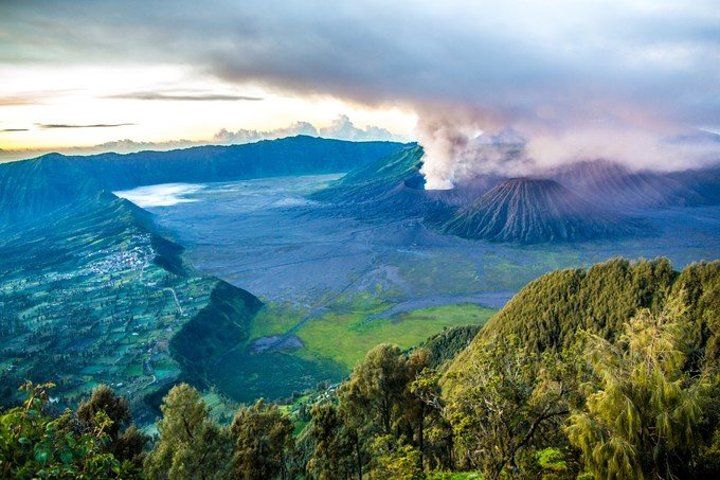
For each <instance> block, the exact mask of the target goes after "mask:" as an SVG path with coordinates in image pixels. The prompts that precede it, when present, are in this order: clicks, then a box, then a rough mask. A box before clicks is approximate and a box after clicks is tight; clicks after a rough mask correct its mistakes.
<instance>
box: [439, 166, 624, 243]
mask: <svg viewBox="0 0 720 480" xmlns="http://www.w3.org/2000/svg"><path fill="white" fill-rule="evenodd" d="M437 227H438V228H439V229H440V230H441V231H442V232H444V233H449V234H452V235H458V236H461V237H465V238H478V239H480V238H481V239H485V240H490V241H499V242H507V241H513V242H521V243H540V242H561V241H578V240H589V239H593V238H608V237H617V236H623V235H628V234H632V233H635V228H633V222H629V221H628V219H627V218H624V217H623V218H621V217H620V216H619V215H615V214H612V213H610V212H608V211H604V210H601V209H599V208H597V207H595V206H593V205H592V204H590V203H589V202H587V201H585V200H583V199H582V198H580V197H579V196H577V195H575V194H574V193H573V192H572V191H570V190H569V189H567V188H565V187H563V186H562V185H561V184H560V183H558V182H557V181H555V180H552V179H546V178H511V179H508V180H504V181H501V182H500V183H498V184H497V185H495V186H494V187H493V188H491V189H490V190H489V191H487V192H486V193H484V194H483V195H481V196H480V197H479V198H478V199H477V200H476V201H474V202H473V203H471V204H470V205H467V206H464V207H460V208H458V210H457V211H456V212H455V214H454V215H453V216H452V217H451V218H450V219H449V220H447V221H445V222H443V223H442V224H439V225H437Z"/></svg>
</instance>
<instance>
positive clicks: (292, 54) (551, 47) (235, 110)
mask: <svg viewBox="0 0 720 480" xmlns="http://www.w3.org/2000/svg"><path fill="white" fill-rule="evenodd" d="M508 132H511V133H512V135H514V136H518V137H520V138H522V139H523V141H524V143H525V151H526V152H527V156H528V157H529V158H531V159H532V160H533V161H534V162H535V163H536V164H538V165H548V164H554V163H559V162H563V161H574V160H577V159H587V158H590V157H609V158H612V159H615V160H617V161H624V162H626V163H628V164H632V165H635V166H637V167H638V168H649V167H652V168H657V169H677V168H683V167H686V166H695V165H698V164H701V163H703V162H707V161H709V160H708V159H710V160H712V159H713V158H716V157H714V156H713V155H715V151H714V150H712V148H711V149H710V150H708V148H707V145H704V144H703V145H699V146H698V145H695V144H693V145H692V146H690V147H689V146H688V145H687V143H688V142H687V141H686V140H687V139H688V138H694V137H693V136H694V135H696V134H698V135H700V134H701V135H700V137H698V138H700V143H703V142H706V143H707V138H706V137H703V136H702V135H705V136H706V135H707V134H710V135H712V134H713V132H715V133H717V132H720V8H718V4H717V0H695V1H692V2H688V1H665V0H629V1H623V2H620V1H588V0H585V1H583V0H574V1H570V0H553V1H545V2H540V1H516V0H509V1H502V2H500V1H498V2H487V1H486V2H483V1H469V0H446V1H443V2H438V1H403V0H399V1H394V2H387V1H376V0H360V1H354V2H345V1H341V2H332V3H329V2H321V1H313V0H306V1H291V0H285V1H278V0H262V1H259V0H243V1H230V0H220V1H208V2H196V1H183V0H180V1H143V2H139V1H135V0H125V1H122V2H119V1H107V0H94V1H86V0H72V1H70V0H68V1H63V0H53V1H48V0H45V1H43V0H37V1H36V0H23V1H12V0H0V150H2V151H3V152H2V155H0V156H4V157H6V158H10V157H17V156H21V155H25V156H27V155H29V153H33V152H37V151H41V150H48V149H55V150H64V151H74V152H91V151H96V150H98V149H100V150H103V149H105V150H107V149H115V150H126V151H130V150H133V149H139V148H172V147H175V146H183V145H190V144H201V143H208V142H210V143H230V142H243V141H252V140H255V139H258V138H274V137H277V136H283V135H288V134H293V133H309V134H317V135H323V136H332V137H336V138H348V139H355V140H362V139H373V138H377V139H395V140H404V141H407V140H419V141H420V142H421V143H422V144H423V145H424V146H425V147H426V153H427V156H428V158H427V161H426V168H425V170H426V172H425V173H426V176H429V177H432V178H435V179H436V180H437V185H438V187H439V188H442V187H443V186H445V187H447V186H448V185H452V183H453V182H454V181H455V180H456V177H457V176H458V175H459V173H458V172H461V171H463V172H464V171H467V170H471V171H472V170H473V169H475V170H478V169H479V170H483V169H488V168H490V169H498V168H509V167H508V166H504V167H502V166H497V165H495V163H493V162H492V161H491V160H489V159H487V158H479V157H482V155H479V154H478V153H477V152H478V150H477V144H478V143H479V144H486V143H487V141H488V139H490V138H506V137H507V133H508ZM678 138H682V139H685V140H684V141H683V142H678V141H677V139H678ZM713 143H714V140H712V139H711V141H710V144H711V147H712V144H713ZM28 150H29V151H30V152H28ZM478 158H479V159H478ZM460 162H465V164H464V165H463V166H462V168H460V167H459V163H460ZM468 162H470V163H471V164H472V165H470V167H468V165H467V163H468ZM473 162H474V163H473ZM488 165H489V166H488Z"/></svg>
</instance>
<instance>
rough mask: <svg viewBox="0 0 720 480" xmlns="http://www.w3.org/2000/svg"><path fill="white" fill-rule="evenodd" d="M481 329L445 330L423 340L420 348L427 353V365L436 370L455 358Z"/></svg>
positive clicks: (460, 327) (472, 326) (478, 326)
mask: <svg viewBox="0 0 720 480" xmlns="http://www.w3.org/2000/svg"><path fill="white" fill-rule="evenodd" d="M481 328H482V324H478V325H461V326H458V327H452V328H448V329H445V330H443V331H442V332H440V333H437V334H435V335H433V336H432V337H430V338H428V339H427V340H425V341H424V342H423V343H422V344H421V345H420V346H421V347H422V348H424V349H426V350H427V351H428V352H429V355H430V356H429V358H428V362H429V365H430V366H431V367H433V368H437V367H440V366H441V365H443V364H444V363H446V362H448V361H449V360H452V359H453V358H455V356H456V355H457V354H458V353H460V352H461V351H463V350H465V348H467V346H468V345H469V344H470V342H471V341H472V339H473V338H475V336H476V335H477V333H478V332H479V331H480V329H481Z"/></svg>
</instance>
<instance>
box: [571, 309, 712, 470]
mask: <svg viewBox="0 0 720 480" xmlns="http://www.w3.org/2000/svg"><path fill="white" fill-rule="evenodd" d="M673 312H674V313H673ZM678 318H679V316H678V314H677V310H676V309H674V308H671V309H670V310H669V312H667V313H665V314H661V315H657V314H652V313H651V312H649V311H647V310H644V311H641V312H639V313H638V315H636V316H635V317H634V318H633V319H632V320H631V321H630V322H629V323H628V324H627V325H626V328H625V332H624V334H623V335H622V336H621V337H620V339H619V340H618V342H617V343H616V344H612V343H610V342H608V341H606V340H604V339H603V338H600V337H598V336H590V341H589V345H588V358H589V360H590V363H591V368H592V370H593V372H594V374H595V375H596V377H597V390H595V391H594V392H593V393H591V394H590V395H589V396H588V397H587V400H586V402H585V408H584V409H583V410H580V411H577V412H575V413H574V414H573V415H572V416H571V417H570V421H569V425H568V427H567V428H566V432H567V435H568V437H569V439H570V441H571V442H572V444H573V445H575V446H576V447H577V448H579V449H580V450H581V451H582V457H583V460H584V462H585V465H586V467H587V469H588V470H589V471H590V472H591V473H592V474H593V475H594V477H595V478H596V479H597V480H605V479H607V480H614V479H623V478H637V479H644V478H648V479H649V478H683V477H685V476H686V475H684V474H686V472H687V468H688V467H689V466H690V464H691V462H690V459H691V457H692V453H693V451H694V450H695V449H696V448H697V446H698V438H697V431H698V425H699V424H700V422H701V421H702V415H703V412H702V405H703V404H704V403H705V402H706V400H705V397H706V395H707V392H708V387H709V383H708V379H707V377H706V376H705V375H702V374H700V373H691V372H687V371H685V370H684V367H685V365H686V362H687V343H688V338H689V335H688V334H689V332H688V331H687V327H688V323H687V322H683V321H678Z"/></svg>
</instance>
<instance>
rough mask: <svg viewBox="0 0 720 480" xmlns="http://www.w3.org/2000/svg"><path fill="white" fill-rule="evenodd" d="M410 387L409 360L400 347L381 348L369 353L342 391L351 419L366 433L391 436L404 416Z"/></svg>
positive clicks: (343, 400)
mask: <svg viewBox="0 0 720 480" xmlns="http://www.w3.org/2000/svg"><path fill="white" fill-rule="evenodd" d="M407 385H408V364H407V357H406V355H405V354H404V353H403V351H402V350H400V347H398V346H397V345H388V344H381V345H378V346H376V347H375V348H373V349H372V350H370V351H369V352H368V353H367V355H365V359H364V360H363V361H362V362H361V363H360V364H358V365H357V366H356V367H355V369H354V370H353V372H352V375H351V376H350V379H349V380H348V381H347V382H346V383H345V384H343V386H342V387H341V390H340V397H341V402H342V403H343V405H344V406H345V407H347V412H348V414H349V415H350V416H356V417H358V419H360V420H361V421H360V422H359V423H360V425H364V427H365V428H364V430H366V432H364V433H382V434H386V435H389V434H391V433H392V427H393V423H394V420H395V419H396V418H397V416H398V415H400V414H401V413H402V412H401V411H400V405H401V404H402V403H403V400H405V397H406V393H407Z"/></svg>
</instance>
